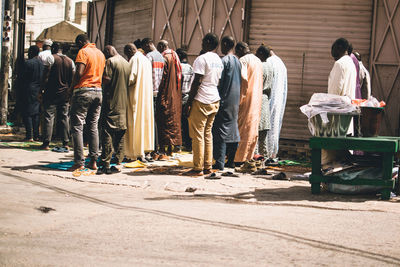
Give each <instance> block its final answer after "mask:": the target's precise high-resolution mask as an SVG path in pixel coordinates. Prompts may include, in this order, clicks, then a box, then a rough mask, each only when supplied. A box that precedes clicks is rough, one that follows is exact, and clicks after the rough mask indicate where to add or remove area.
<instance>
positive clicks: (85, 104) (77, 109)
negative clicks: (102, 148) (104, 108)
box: [71, 89, 103, 166]
mask: <svg viewBox="0 0 400 267" xmlns="http://www.w3.org/2000/svg"><path fill="white" fill-rule="evenodd" d="M102 99H103V95H102V92H101V89H100V90H98V89H97V90H95V89H93V90H91V89H87V90H82V91H78V92H74V95H73V96H72V105H71V135H72V140H73V142H74V161H75V164H77V165H81V166H84V165H85V157H84V155H83V125H84V124H85V122H86V128H87V130H88V139H89V140H88V141H89V157H90V158H91V159H92V160H97V157H98V152H99V130H98V121H99V117H100V110H101V102H102Z"/></svg>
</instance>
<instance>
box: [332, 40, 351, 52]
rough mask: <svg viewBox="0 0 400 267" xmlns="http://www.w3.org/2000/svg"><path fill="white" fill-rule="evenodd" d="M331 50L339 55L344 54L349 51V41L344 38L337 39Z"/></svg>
mask: <svg viewBox="0 0 400 267" xmlns="http://www.w3.org/2000/svg"><path fill="white" fill-rule="evenodd" d="M332 50H336V51H337V52H339V53H340V54H344V53H345V52H346V51H348V50H349V41H347V39H345V38H339V39H337V40H336V41H335V42H334V43H333V44H332Z"/></svg>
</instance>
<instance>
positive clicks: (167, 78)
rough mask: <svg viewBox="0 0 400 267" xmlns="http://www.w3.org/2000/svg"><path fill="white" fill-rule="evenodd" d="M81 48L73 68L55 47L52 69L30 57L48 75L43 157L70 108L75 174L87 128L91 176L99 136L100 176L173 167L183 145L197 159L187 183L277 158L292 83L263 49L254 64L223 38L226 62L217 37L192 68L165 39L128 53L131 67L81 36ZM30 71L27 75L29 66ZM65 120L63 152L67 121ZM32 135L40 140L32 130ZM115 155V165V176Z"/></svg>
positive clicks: (242, 46) (208, 40) (205, 43)
mask: <svg viewBox="0 0 400 267" xmlns="http://www.w3.org/2000/svg"><path fill="white" fill-rule="evenodd" d="M76 44H77V46H78V47H79V49H80V50H79V52H78V55H77V57H76V60H75V64H74V63H73V62H72V60H70V59H68V58H67V57H66V56H64V55H62V54H61V53H60V52H59V50H57V51H55V50H56V48H57V47H54V48H53V53H52V59H49V58H50V56H48V58H47V61H48V62H49V63H45V62H46V60H43V59H41V58H40V55H39V57H37V52H38V51H36V50H38V49H36V48H35V47H31V48H30V55H29V58H30V60H31V61H32V63H30V64H31V65H32V64H36V63H38V62H40V61H42V63H43V64H42V65H44V66H42V68H43V69H46V70H45V71H44V74H43V77H37V78H38V80H41V81H45V82H41V84H42V87H41V88H42V90H43V91H44V95H48V96H49V97H48V99H50V100H51V101H48V102H49V103H48V104H47V106H46V105H45V118H46V117H49V119H45V122H46V124H48V126H45V127H44V129H45V134H44V139H43V145H42V148H44V149H48V146H49V142H50V140H51V139H50V138H51V129H52V120H53V119H54V113H55V110H57V111H58V112H60V111H61V113H62V114H64V113H66V112H64V110H68V108H69V102H70V103H71V108H70V119H71V136H72V139H73V144H74V162H75V164H74V165H73V166H72V167H71V168H70V170H77V169H82V168H84V166H85V158H84V155H83V133H84V126H85V128H86V130H85V132H86V134H87V140H88V144H89V158H90V161H89V162H88V164H87V167H89V168H91V169H97V157H98V149H99V128H100V136H101V144H102V153H101V157H100V165H101V168H99V169H98V173H99V174H102V173H106V174H111V173H113V172H119V171H120V168H119V167H118V165H119V164H120V163H121V162H122V161H123V159H124V158H127V159H131V160H134V159H139V160H141V161H146V160H147V161H151V160H153V159H159V160H165V159H168V156H170V155H171V154H172V150H173V148H180V147H181V145H182V139H183V144H184V145H185V146H186V147H190V146H191V148H192V150H193V164H194V168H193V169H192V170H191V171H189V172H188V173H187V174H188V175H203V174H207V173H211V169H212V168H217V169H221V170H223V169H224V167H225V166H228V167H233V166H234V165H235V164H236V165H238V164H241V163H243V162H245V161H248V160H251V159H252V158H253V156H254V152H255V150H256V149H258V153H260V154H262V155H263V156H265V157H267V158H271V159H274V158H276V156H277V152H278V142H279V132H280V128H281V124H282V117H283V112H284V108H285V104H286V95H287V74H286V68H285V66H284V64H283V62H282V61H281V60H280V59H279V57H277V56H276V55H275V54H274V53H273V51H272V50H271V49H270V48H268V47H266V46H263V45H262V46H260V47H259V48H258V50H257V53H256V55H254V54H252V53H250V49H249V46H248V45H247V44H246V43H243V42H239V43H237V44H236V46H235V42H234V40H233V38H232V37H229V36H226V37H223V38H222V39H221V52H222V53H223V54H224V57H223V58H222V60H221V58H220V57H219V56H218V54H217V53H216V51H217V48H218V46H219V38H218V37H217V36H216V35H215V34H213V33H208V34H206V35H205V37H204V38H203V40H202V52H204V53H202V54H201V55H200V56H198V57H197V58H196V60H195V61H194V63H193V68H192V67H191V66H190V65H189V64H188V63H187V55H186V53H185V51H184V50H182V49H178V51H177V52H178V53H177V52H175V51H173V50H172V49H170V48H169V47H168V42H167V41H164V40H162V41H160V42H159V43H158V44H157V47H156V46H155V45H154V43H153V41H152V40H151V39H149V38H145V39H143V40H142V41H141V42H140V45H137V46H136V45H134V44H127V45H126V46H125V47H124V54H125V56H126V59H125V58H124V57H122V56H121V55H119V54H118V52H117V51H116V49H115V48H114V47H113V46H106V47H105V49H104V51H103V52H101V51H100V50H98V49H97V48H96V46H95V44H93V43H90V41H89V39H88V37H87V36H86V35H84V34H82V35H78V36H77V38H76ZM138 46H140V47H138ZM45 51H46V50H45ZM42 53H43V52H42ZM46 53H49V52H46ZM178 54H179V55H178ZM50 55H51V53H50ZM30 60H28V61H27V62H29V61H30ZM38 64H39V63H38ZM46 64H47V65H46ZM25 65H26V69H28V68H27V67H28V65H29V64H25ZM39 65H40V64H39ZM40 68H41V67H39V68H38V69H39V72H41V71H43V70H40ZM27 72H28V70H27ZM24 75H28V74H27V73H25V74H24ZM29 75H36V74H35V73H34V72H33V73H29ZM37 75H38V76H40V75H41V74H40V73H39V74H37ZM30 81H32V79H30ZM50 95H51V96H50ZM61 96H62V97H61ZM59 98H60V99H59ZM46 107H47V108H46ZM59 110H60V111H59ZM37 120H38V119H37ZM65 121H66V123H65V127H64V129H65V133H66V134H65V138H64V139H63V145H64V146H65V147H66V146H67V144H68V141H69V140H68V136H69V134H68V122H67V121H68V116H66V119H65ZM99 121H100V125H98V122H99ZM99 126H100V127H99ZM27 130H28V128H27ZM34 136H35V138H36V137H38V132H35V130H34ZM189 136H190V138H191V140H190V138H189ZM27 137H30V136H28V131H27ZM150 152H152V153H151V154H150ZM113 153H114V154H115V157H114V162H115V163H116V164H117V166H114V167H110V165H111V160H112V155H113ZM213 158H214V159H215V165H214V166H213V165H212V162H213ZM226 158H227V161H226ZM225 162H226V163H225Z"/></svg>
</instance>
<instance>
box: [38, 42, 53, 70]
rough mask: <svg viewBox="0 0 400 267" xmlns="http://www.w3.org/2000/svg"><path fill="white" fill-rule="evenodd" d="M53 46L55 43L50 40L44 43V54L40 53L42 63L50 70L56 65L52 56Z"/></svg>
mask: <svg viewBox="0 0 400 267" xmlns="http://www.w3.org/2000/svg"><path fill="white" fill-rule="evenodd" d="M52 45H53V41H51V40H50V39H46V40H44V42H43V46H42V50H43V51H42V52H40V53H39V56H38V58H39V59H40V60H41V61H42V63H43V65H44V67H45V68H47V69H50V68H51V66H52V65H53V64H54V57H53V55H52V54H51V46H52Z"/></svg>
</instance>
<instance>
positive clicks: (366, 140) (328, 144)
mask: <svg viewBox="0 0 400 267" xmlns="http://www.w3.org/2000/svg"><path fill="white" fill-rule="evenodd" d="M310 148H311V160H312V173H311V175H310V183H311V193H312V194H318V193H320V192H321V182H325V183H336V184H345V185H376V186H382V187H383V189H382V191H381V193H382V196H381V198H382V199H385V200H386V199H389V198H390V191H391V190H392V189H393V188H394V184H395V181H394V179H392V171H393V161H394V157H395V154H396V153H397V152H398V151H399V150H400V137H389V136H379V137H332V138H327V137H312V138H311V139H310ZM321 149H326V150H361V151H367V152H379V153H382V154H383V158H382V164H383V177H382V178H383V179H376V180H369V179H362V178H357V179H354V180H348V181H345V180H342V179H340V178H339V177H335V176H324V175H323V174H322V172H321Z"/></svg>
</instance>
